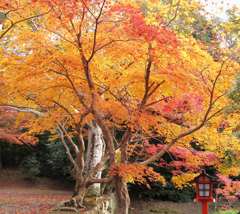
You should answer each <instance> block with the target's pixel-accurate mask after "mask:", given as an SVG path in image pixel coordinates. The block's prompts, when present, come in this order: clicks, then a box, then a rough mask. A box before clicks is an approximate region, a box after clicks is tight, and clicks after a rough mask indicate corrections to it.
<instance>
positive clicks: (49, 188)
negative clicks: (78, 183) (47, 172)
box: [0, 170, 71, 214]
mask: <svg viewBox="0 0 240 214" xmlns="http://www.w3.org/2000/svg"><path fill="white" fill-rule="evenodd" d="M0 173H1V174H0V214H45V213H48V212H49V210H50V209H51V208H52V207H54V206H55V205H56V204H58V203H59V202H61V201H64V200H66V199H68V198H69V197H70V195H71V191H69V190H67V188H66V187H63V186H62V185H61V184H59V183H56V182H55V181H51V180H49V179H45V178H44V179H41V180H40V182H36V183H32V182H29V181H26V180H24V179H23V175H22V174H19V172H15V171H9V170H8V171H1V172H0Z"/></svg>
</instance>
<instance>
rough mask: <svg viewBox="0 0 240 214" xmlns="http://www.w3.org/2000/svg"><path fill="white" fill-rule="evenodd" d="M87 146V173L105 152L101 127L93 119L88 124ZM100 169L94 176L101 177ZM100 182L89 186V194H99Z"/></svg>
mask: <svg viewBox="0 0 240 214" xmlns="http://www.w3.org/2000/svg"><path fill="white" fill-rule="evenodd" d="M89 127H90V128H89V132H88V147H87V154H86V165H85V167H86V168H85V172H86V173H89V172H90V171H91V170H92V169H93V168H94V167H96V165H97V164H98V163H99V162H100V161H101V160H102V157H103V155H104V152H105V142H104V140H103V134H102V130H101V128H100V127H99V126H98V124H97V123H96V122H95V121H92V122H91V123H90V124H89ZM101 176H102V171H98V172H97V174H96V175H94V178H101ZM100 188H101V185H100V183H96V184H93V185H91V186H90V187H89V190H88V194H89V195H100Z"/></svg>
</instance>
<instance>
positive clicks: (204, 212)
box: [202, 201, 208, 214]
mask: <svg viewBox="0 0 240 214" xmlns="http://www.w3.org/2000/svg"><path fill="white" fill-rule="evenodd" d="M202 214H208V202H207V201H202Z"/></svg>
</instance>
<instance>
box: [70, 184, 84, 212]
mask: <svg viewBox="0 0 240 214" xmlns="http://www.w3.org/2000/svg"><path fill="white" fill-rule="evenodd" d="M86 191H87V188H86V183H85V182H83V181H82V179H76V184H75V189H74V195H73V197H72V199H71V203H72V204H70V206H74V207H76V208H83V207H84V205H83V203H84V197H85V195H86Z"/></svg>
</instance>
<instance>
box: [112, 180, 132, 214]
mask: <svg viewBox="0 0 240 214" xmlns="http://www.w3.org/2000/svg"><path fill="white" fill-rule="evenodd" d="M115 191H116V199H117V212H116V213H118V214H128V213H129V208H130V197H129V194H128V188H127V184H126V183H125V182H124V180H123V179H122V178H121V177H115Z"/></svg>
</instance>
